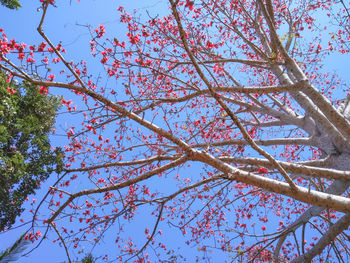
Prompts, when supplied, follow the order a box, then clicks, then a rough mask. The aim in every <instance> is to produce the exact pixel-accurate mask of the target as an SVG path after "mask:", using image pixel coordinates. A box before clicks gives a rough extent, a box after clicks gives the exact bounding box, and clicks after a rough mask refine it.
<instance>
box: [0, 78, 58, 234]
mask: <svg viewBox="0 0 350 263" xmlns="http://www.w3.org/2000/svg"><path fill="white" fill-rule="evenodd" d="M5 78H6V76H5V75H4V74H1V72H0V98H1V100H0V186H1V187H0V231H2V230H3V229H4V228H8V227H10V226H11V225H12V224H13V223H14V222H15V219H16V217H17V216H18V215H20V214H21V212H22V211H23V209H22V204H23V202H24V201H25V199H26V198H27V196H28V195H30V194H33V193H34V191H35V189H37V188H38V187H39V184H40V183H41V182H42V181H44V180H46V179H47V178H48V176H49V175H50V174H51V173H52V172H53V171H55V170H56V168H57V166H61V156H62V155H61V154H60V150H59V149H56V150H52V148H51V145H50V142H49V138H48V134H49V132H50V131H51V129H52V127H53V125H54V122H55V115H56V111H57V109H58V107H59V105H60V100H59V98H58V97H54V96H48V95H46V94H41V92H40V91H39V89H38V87H36V86H33V85H30V84H28V83H26V82H23V83H21V85H16V84H10V83H8V82H6V80H5Z"/></svg>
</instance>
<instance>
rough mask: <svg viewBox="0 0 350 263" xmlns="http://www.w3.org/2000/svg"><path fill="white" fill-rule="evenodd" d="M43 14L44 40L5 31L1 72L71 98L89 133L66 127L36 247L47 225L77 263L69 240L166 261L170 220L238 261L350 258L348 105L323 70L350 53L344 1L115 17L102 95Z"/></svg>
mask: <svg viewBox="0 0 350 263" xmlns="http://www.w3.org/2000/svg"><path fill="white" fill-rule="evenodd" d="M40 2H42V12H43V14H42V19H41V21H40V23H39V25H38V32H39V34H40V35H41V36H42V38H43V42H42V43H39V44H37V45H24V44H19V43H17V42H16V41H9V40H8V39H7V38H6V35H5V34H3V35H2V38H1V42H0V47H1V50H0V52H1V53H0V59H1V61H0V63H1V64H0V68H1V69H2V70H4V71H6V72H7V74H8V76H9V77H10V78H16V79H23V80H25V81H27V82H30V83H32V84H33V85H38V86H40V87H41V89H43V90H45V91H46V90H48V89H50V90H52V89H66V90H70V91H72V93H73V94H74V101H75V102H74V103H73V102H72V101H71V100H69V99H68V98H65V99H63V100H62V102H63V104H65V105H66V107H67V109H68V111H69V112H70V113H71V114H75V115H79V116H81V123H78V122H76V121H74V123H71V127H70V128H69V129H67V130H66V134H67V138H68V139H69V143H68V144H67V145H66V147H65V160H66V163H65V167H66V168H65V171H64V173H63V174H61V176H60V177H59V179H58V181H57V182H56V183H55V184H54V185H53V186H51V187H50V189H49V190H48V193H47V195H46V196H45V199H44V200H42V202H40V204H39V205H38V207H37V209H36V210H33V214H34V215H33V218H34V219H33V223H32V228H33V231H32V233H31V234H29V235H28V236H27V238H30V239H33V240H35V239H38V238H39V236H40V233H39V232H36V231H35V228H36V227H37V226H40V225H46V226H47V232H48V231H49V230H53V231H54V232H55V233H57V236H58V238H57V240H58V241H59V242H61V243H62V245H63V246H64V248H65V250H66V252H67V256H68V259H69V261H70V255H69V254H70V249H69V246H70V244H69V243H68V242H71V243H72V247H75V248H77V247H79V246H80V245H81V244H84V242H85V241H91V240H94V241H93V243H98V242H99V241H100V240H101V239H103V238H106V237H107V236H108V235H110V236H112V237H113V241H115V242H116V244H115V247H116V251H117V252H116V254H113V255H106V256H104V259H106V260H108V259H115V258H116V257H117V259H118V260H120V261H125V260H129V259H132V260H135V261H138V262H144V260H146V261H147V260H152V258H154V257H159V258H166V257H167V255H169V253H170V252H171V250H169V248H168V247H167V245H168V244H167V243H166V242H164V240H163V239H162V233H163V231H164V232H165V230H166V229H168V228H169V227H168V226H167V223H168V224H169V225H170V227H172V228H175V229H179V234H180V233H182V234H184V238H185V240H186V243H187V244H189V245H195V246H196V248H197V249H198V250H199V251H203V252H206V251H207V250H208V249H214V248H216V249H218V251H221V253H222V254H225V255H227V257H230V258H231V259H232V260H233V261H234V262H236V261H239V262H247V261H258V262H264V261H275V262H290V261H292V262H309V261H311V260H312V259H314V258H315V257H316V259H317V262H319V261H327V260H332V259H333V260H338V261H339V262H341V261H343V262H346V261H348V260H349V256H350V255H349V248H348V244H349V235H348V234H347V232H346V230H347V228H348V226H349V224H350V214H348V212H350V199H349V198H348V197H347V195H348V192H347V190H348V187H349V181H350V180H349V176H350V172H349V170H350V162H349V160H350V155H349V153H350V123H349V120H348V119H349V112H350V108H349V107H350V105H349V100H350V98H349V97H347V89H346V85H345V84H344V83H343V82H342V81H341V80H338V79H337V77H336V76H335V75H332V74H330V73H327V72H324V71H323V69H322V66H323V60H324V58H326V57H327V56H329V55H336V54H342V55H346V54H347V53H348V51H349V48H348V44H349V43H348V40H349V17H350V16H349V13H348V10H347V7H346V6H345V4H344V2H343V1H323V2H321V1H289V0H286V1H271V0H265V1H264V0H256V1H248V0H246V1H226V0H218V1H212V0H203V1H188V0H186V1H179V0H169V14H168V15H167V16H165V17H162V18H161V17H151V18H149V19H148V20H147V21H143V20H142V19H141V18H139V16H137V15H134V16H132V15H130V14H129V13H127V11H126V10H125V9H124V8H122V7H120V8H119V9H118V11H119V12H120V21H121V23H123V24H125V26H126V29H127V34H126V38H125V39H117V38H115V37H113V35H112V36H108V35H109V33H108V32H106V30H105V27H104V26H103V25H99V26H98V27H97V28H96V29H94V28H92V29H91V30H90V33H91V41H90V46H91V53H92V56H93V57H95V58H96V59H97V60H98V61H100V63H102V65H103V68H104V70H105V72H106V74H105V77H106V78H107V79H110V80H115V82H114V83H116V84H115V85H112V84H109V85H107V86H106V85H103V86H102V85H101V84H99V83H100V82H99V78H100V77H99V76H94V72H90V71H89V69H88V67H87V65H86V63H85V62H84V60H82V61H79V62H69V61H68V60H67V59H66V58H65V56H67V57H69V52H66V50H65V48H64V45H63V44H62V43H59V44H57V43H53V42H52V41H51V40H50V34H51V33H50V32H47V33H46V32H45V31H44V28H45V18H46V12H47V10H48V8H51V5H52V4H54V2H53V1H51V0H50V1H45V0H41V1H40ZM328 23H331V25H332V26H331V27H330V28H327V27H326V24H328ZM325 32H326V34H324V33H325ZM112 33H113V32H111V33H110V34H112ZM324 43H325V44H324ZM322 44H323V45H326V47H322ZM66 53H67V54H66ZM56 71H57V73H55V72H56ZM109 83H111V82H109ZM79 99H80V102H78V101H79ZM75 119H76V118H75ZM79 185H82V186H83V188H82V189H78V190H77V186H79ZM73 186H74V187H73ZM44 201H47V203H48V206H49V208H50V210H51V211H52V213H51V214H44V213H40V211H41V207H42V206H43V204H44V203H45V202H44ZM140 214H142V217H143V218H146V217H147V215H149V217H150V219H152V220H153V223H150V225H147V226H146V227H145V229H144V239H143V243H140V244H138V242H139V241H135V240H136V239H137V238H134V237H133V236H132V235H130V233H128V231H124V229H126V228H127V225H128V224H132V223H133V222H134V220H137V216H138V215H140ZM162 230H163V231H162ZM107 231H108V232H112V233H109V234H108V232H107ZM45 235H46V234H45ZM138 238H139V239H142V237H138ZM167 251H168V252H167ZM170 254H171V253H170ZM168 257H170V256H168ZM175 257H176V255H171V258H170V259H174V258H175ZM170 259H169V260H170Z"/></svg>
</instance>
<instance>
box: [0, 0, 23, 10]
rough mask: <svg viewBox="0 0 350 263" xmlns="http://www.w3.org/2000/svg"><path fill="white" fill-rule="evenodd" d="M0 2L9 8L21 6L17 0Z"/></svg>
mask: <svg viewBox="0 0 350 263" xmlns="http://www.w3.org/2000/svg"><path fill="white" fill-rule="evenodd" d="M0 3H1V4H2V5H3V6H5V7H7V8H10V9H19V8H20V7H21V4H20V3H19V1H18V0H0Z"/></svg>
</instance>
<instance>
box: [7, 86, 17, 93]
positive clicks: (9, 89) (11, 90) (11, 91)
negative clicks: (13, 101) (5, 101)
mask: <svg viewBox="0 0 350 263" xmlns="http://www.w3.org/2000/svg"><path fill="white" fill-rule="evenodd" d="M7 91H8V92H9V93H10V94H15V93H16V92H17V90H15V89H11V88H10V87H7Z"/></svg>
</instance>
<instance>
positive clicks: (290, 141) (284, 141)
mask: <svg viewBox="0 0 350 263" xmlns="http://www.w3.org/2000/svg"><path fill="white" fill-rule="evenodd" d="M254 143H256V144H257V145H262V146H274V145H309V146H312V145H314V142H313V140H312V139H310V138H281V139H279V138H276V139H270V140H254ZM227 145H249V143H248V142H247V141H246V140H243V139H242V140H227V141H222V142H213V143H210V144H207V143H200V144H195V145H193V147H208V146H227Z"/></svg>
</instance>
